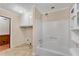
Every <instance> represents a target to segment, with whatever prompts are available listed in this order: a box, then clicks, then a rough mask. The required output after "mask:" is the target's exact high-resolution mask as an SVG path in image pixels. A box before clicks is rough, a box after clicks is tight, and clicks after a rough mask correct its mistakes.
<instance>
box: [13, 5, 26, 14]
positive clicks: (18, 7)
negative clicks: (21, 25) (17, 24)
mask: <svg viewBox="0 0 79 59" xmlns="http://www.w3.org/2000/svg"><path fill="white" fill-rule="evenodd" d="M12 10H13V11H15V12H18V13H21V14H22V13H25V12H26V10H25V9H24V8H22V7H20V6H17V5H16V6H13V7H12Z"/></svg>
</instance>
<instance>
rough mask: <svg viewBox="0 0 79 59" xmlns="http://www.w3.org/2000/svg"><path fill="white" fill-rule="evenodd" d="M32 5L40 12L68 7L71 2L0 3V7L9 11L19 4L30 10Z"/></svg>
mask: <svg viewBox="0 0 79 59" xmlns="http://www.w3.org/2000/svg"><path fill="white" fill-rule="evenodd" d="M33 5H36V7H37V8H38V9H40V11H41V12H42V13H46V12H49V11H53V10H58V9H61V8H65V7H70V6H71V5H72V4H71V3H2V4H1V3H0V7H1V8H5V9H8V10H11V11H13V10H12V9H13V8H14V7H16V6H19V7H22V8H24V9H25V10H26V11H28V12H30V11H31V10H32V6H33ZM52 6H54V7H55V8H54V9H51V7H52ZM14 9H16V8H14Z"/></svg>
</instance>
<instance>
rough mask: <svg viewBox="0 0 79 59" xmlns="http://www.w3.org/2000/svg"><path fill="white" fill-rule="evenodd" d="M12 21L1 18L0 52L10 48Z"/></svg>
mask: <svg viewBox="0 0 79 59" xmlns="http://www.w3.org/2000/svg"><path fill="white" fill-rule="evenodd" d="M10 33H11V19H10V18H8V17H5V16H0V51H3V50H6V49H8V48H10V36H11V34H10Z"/></svg>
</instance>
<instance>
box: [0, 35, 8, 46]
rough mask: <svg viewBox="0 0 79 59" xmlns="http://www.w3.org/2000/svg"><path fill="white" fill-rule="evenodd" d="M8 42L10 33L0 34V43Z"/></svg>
mask: <svg viewBox="0 0 79 59" xmlns="http://www.w3.org/2000/svg"><path fill="white" fill-rule="evenodd" d="M9 43H10V35H0V45H5V44H9Z"/></svg>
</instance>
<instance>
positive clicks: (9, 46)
mask: <svg viewBox="0 0 79 59" xmlns="http://www.w3.org/2000/svg"><path fill="white" fill-rule="evenodd" d="M0 17H4V18H7V19H9V34H10V39H9V48H11V18H9V17H6V16H2V15H0Z"/></svg>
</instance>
